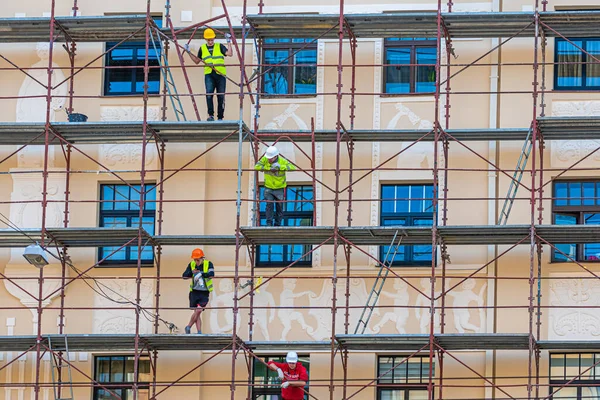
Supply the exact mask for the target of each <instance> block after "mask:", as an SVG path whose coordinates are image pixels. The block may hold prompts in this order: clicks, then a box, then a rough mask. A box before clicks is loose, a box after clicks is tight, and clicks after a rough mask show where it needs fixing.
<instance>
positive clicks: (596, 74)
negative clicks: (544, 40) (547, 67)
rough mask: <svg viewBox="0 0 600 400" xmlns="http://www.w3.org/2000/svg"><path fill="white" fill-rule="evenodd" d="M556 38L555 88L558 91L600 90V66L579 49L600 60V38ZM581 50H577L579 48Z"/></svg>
mask: <svg viewBox="0 0 600 400" xmlns="http://www.w3.org/2000/svg"><path fill="white" fill-rule="evenodd" d="M569 40H570V41H571V42H573V43H570V42H568V41H566V40H564V39H562V38H556V45H555V50H554V52H555V55H554V59H555V61H556V67H555V68H554V88H555V89H557V90H561V89H562V90H600V64H598V63H596V62H594V60H593V59H592V58H591V57H590V56H588V55H587V54H586V53H584V52H583V51H581V50H579V48H581V49H584V50H585V51H586V52H587V53H589V54H591V55H592V56H594V57H596V58H600V38H597V39H569ZM576 46H577V47H579V48H577V47H576Z"/></svg>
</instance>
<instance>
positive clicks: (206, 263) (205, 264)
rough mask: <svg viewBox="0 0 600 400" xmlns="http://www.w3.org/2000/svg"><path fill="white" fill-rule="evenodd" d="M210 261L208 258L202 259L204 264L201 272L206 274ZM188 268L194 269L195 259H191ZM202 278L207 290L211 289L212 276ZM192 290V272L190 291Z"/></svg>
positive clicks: (210, 290)
mask: <svg viewBox="0 0 600 400" xmlns="http://www.w3.org/2000/svg"><path fill="white" fill-rule="evenodd" d="M209 263H210V261H208V260H204V265H203V270H204V271H203V272H204V273H205V274H206V273H208V264H209ZM190 268H191V269H192V272H193V271H194V269H196V261H194V260H192V262H191V263H190ZM202 279H204V284H205V285H206V289H207V290H208V291H209V292H212V291H213V280H212V278H202ZM193 290H194V275H193V273H192V283H190V292H191V291H193Z"/></svg>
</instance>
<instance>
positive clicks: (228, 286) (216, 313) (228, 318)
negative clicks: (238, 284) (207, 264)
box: [209, 279, 241, 333]
mask: <svg viewBox="0 0 600 400" xmlns="http://www.w3.org/2000/svg"><path fill="white" fill-rule="evenodd" d="M217 293H220V294H217ZM209 306H212V307H220V308H219V309H214V310H211V312H210V330H211V333H231V332H232V331H233V283H232V281H231V279H220V280H219V290H218V292H217V291H213V293H212V295H211V299H210V305H209ZM222 307H224V308H222ZM221 320H223V321H224V322H225V323H224V324H223V325H221ZM240 326H241V323H240V313H239V312H238V314H237V329H238V330H239V329H240Z"/></svg>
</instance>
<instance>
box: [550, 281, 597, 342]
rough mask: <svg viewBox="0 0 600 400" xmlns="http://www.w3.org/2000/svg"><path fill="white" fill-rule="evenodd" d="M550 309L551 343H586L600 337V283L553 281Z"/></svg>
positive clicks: (551, 284)
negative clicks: (571, 341) (563, 341)
mask: <svg viewBox="0 0 600 400" xmlns="http://www.w3.org/2000/svg"><path fill="white" fill-rule="evenodd" d="M550 306H551V307H550V324H549V332H548V339H550V340H565V339H567V340H584V339H597V338H598V337H599V336H600V312H599V310H600V308H599V307H600V282H599V281H598V280H597V279H579V278H573V279H556V280H552V281H551V283H550ZM571 307H572V308H571Z"/></svg>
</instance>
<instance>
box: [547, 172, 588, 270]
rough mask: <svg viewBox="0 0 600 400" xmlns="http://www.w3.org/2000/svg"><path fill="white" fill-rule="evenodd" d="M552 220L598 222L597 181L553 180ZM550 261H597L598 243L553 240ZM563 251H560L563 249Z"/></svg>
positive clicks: (554, 221) (571, 222)
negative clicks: (556, 242)
mask: <svg viewBox="0 0 600 400" xmlns="http://www.w3.org/2000/svg"><path fill="white" fill-rule="evenodd" d="M553 189H554V192H553V193H554V194H553V196H552V197H553V198H554V201H553V204H552V223H553V224H555V225H598V224H600V181H595V180H589V181H587V180H586V181H556V182H554V188H553ZM555 246H556V247H557V248H558V249H559V250H560V252H559V251H557V250H554V251H553V252H552V261H557V262H564V261H570V260H569V259H568V257H567V256H565V255H564V254H566V255H568V256H569V257H571V258H572V259H574V260H576V261H600V243H588V244H555ZM561 252H562V253H564V254H562V253H561Z"/></svg>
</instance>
